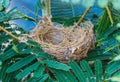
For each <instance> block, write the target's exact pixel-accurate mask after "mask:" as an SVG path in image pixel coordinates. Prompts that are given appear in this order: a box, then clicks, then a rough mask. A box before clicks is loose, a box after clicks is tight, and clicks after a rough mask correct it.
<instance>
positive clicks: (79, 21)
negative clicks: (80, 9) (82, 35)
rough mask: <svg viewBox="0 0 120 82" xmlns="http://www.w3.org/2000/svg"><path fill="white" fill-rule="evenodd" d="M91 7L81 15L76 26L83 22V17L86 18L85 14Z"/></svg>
mask: <svg viewBox="0 0 120 82" xmlns="http://www.w3.org/2000/svg"><path fill="white" fill-rule="evenodd" d="M90 8H91V7H88V8H87V9H86V10H85V12H84V13H83V15H82V16H81V18H80V19H79V20H78V23H77V24H78V25H79V24H80V23H81V22H82V21H83V19H84V17H85V16H86V14H87V13H88V12H89V10H90Z"/></svg>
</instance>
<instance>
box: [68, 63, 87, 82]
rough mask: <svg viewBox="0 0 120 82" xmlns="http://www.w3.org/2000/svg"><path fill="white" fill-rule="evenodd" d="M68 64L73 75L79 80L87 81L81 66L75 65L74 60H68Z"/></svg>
mask: <svg viewBox="0 0 120 82" xmlns="http://www.w3.org/2000/svg"><path fill="white" fill-rule="evenodd" d="M69 65H70V66H71V68H72V70H73V72H74V74H75V76H76V77H77V78H78V80H79V81H80V82H87V80H86V78H85V75H84V73H83V72H82V70H81V68H80V67H79V66H78V65H77V63H76V62H74V61H72V62H69Z"/></svg>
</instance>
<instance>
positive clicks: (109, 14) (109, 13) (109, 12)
mask: <svg viewBox="0 0 120 82" xmlns="http://www.w3.org/2000/svg"><path fill="white" fill-rule="evenodd" d="M105 8H106V10H107V13H108V16H109V19H110V22H111V24H112V25H113V24H114V22H113V19H112V14H111V11H110V9H109V7H108V5H107V6H106V7H105Z"/></svg>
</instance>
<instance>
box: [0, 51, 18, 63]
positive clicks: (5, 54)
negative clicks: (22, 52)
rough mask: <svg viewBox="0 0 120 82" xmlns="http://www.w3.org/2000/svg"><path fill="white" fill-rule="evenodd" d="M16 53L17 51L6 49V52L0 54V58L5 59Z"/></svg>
mask: <svg viewBox="0 0 120 82" xmlns="http://www.w3.org/2000/svg"><path fill="white" fill-rule="evenodd" d="M16 54H17V53H16V52H15V51H14V50H13V49H9V50H7V51H6V52H4V53H3V54H1V55H0V60H2V61H5V60H7V59H9V58H12V57H13V56H15V55H16Z"/></svg>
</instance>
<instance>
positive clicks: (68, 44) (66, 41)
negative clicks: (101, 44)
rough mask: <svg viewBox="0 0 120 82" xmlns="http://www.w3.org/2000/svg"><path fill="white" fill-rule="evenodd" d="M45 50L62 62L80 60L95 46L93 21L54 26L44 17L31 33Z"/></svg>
mask: <svg viewBox="0 0 120 82" xmlns="http://www.w3.org/2000/svg"><path fill="white" fill-rule="evenodd" d="M30 35H32V39H33V40H34V41H36V42H38V43H39V44H40V45H41V46H42V48H43V50H44V51H45V52H47V53H49V54H50V55H51V56H52V57H54V58H56V59H57V60H58V61H61V62H64V63H66V62H68V61H69V60H76V61H79V60H80V59H82V58H85V57H86V56H87V52H88V51H89V50H91V49H93V48H94V42H95V41H94V38H93V37H94V32H93V24H92V23H91V22H84V23H82V24H81V25H74V26H71V27H68V28H64V27H63V28H60V27H56V26H54V24H53V23H52V22H51V20H50V19H49V18H47V17H44V18H43V19H42V20H41V21H40V22H39V24H38V26H37V27H36V28H35V29H33V30H32V31H31V33H30Z"/></svg>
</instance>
